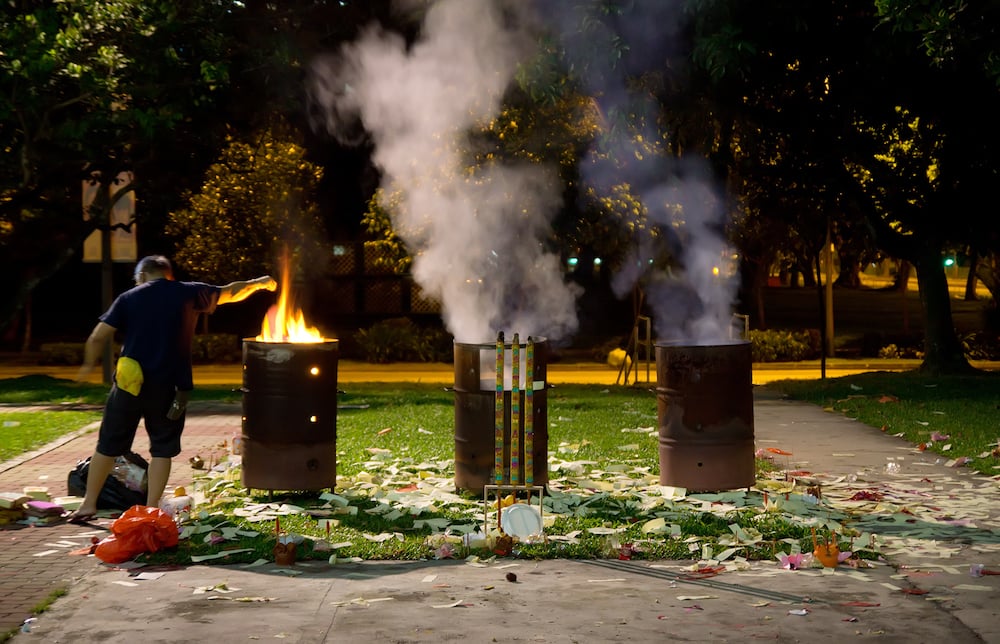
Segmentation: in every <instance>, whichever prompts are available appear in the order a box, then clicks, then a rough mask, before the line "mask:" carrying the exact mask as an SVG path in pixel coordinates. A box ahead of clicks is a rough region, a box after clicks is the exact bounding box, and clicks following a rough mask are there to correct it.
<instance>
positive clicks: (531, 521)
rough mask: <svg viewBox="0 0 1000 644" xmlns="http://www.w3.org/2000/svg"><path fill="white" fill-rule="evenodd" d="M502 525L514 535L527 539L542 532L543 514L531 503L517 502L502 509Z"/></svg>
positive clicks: (506, 531) (508, 532)
mask: <svg viewBox="0 0 1000 644" xmlns="http://www.w3.org/2000/svg"><path fill="white" fill-rule="evenodd" d="M500 527H501V528H503V531H504V532H505V533H507V534H509V535H510V536H512V537H517V538H518V539H525V538H527V537H530V536H532V535H536V534H540V533H541V532H542V515H541V513H539V512H538V510H536V509H535V508H533V507H532V506H530V505H527V504H525V503H515V504H514V505H508V506H507V507H505V508H504V509H503V510H501V511H500Z"/></svg>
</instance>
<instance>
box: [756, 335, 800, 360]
mask: <svg viewBox="0 0 1000 644" xmlns="http://www.w3.org/2000/svg"><path fill="white" fill-rule="evenodd" d="M748 339H749V340H750V350H751V353H752V355H753V358H752V360H753V361H754V362H794V361H797V360H805V359H807V358H809V357H811V356H812V355H813V349H812V342H813V338H812V335H811V334H810V333H809V331H776V330H767V331H751V332H750V337H749V338H748Z"/></svg>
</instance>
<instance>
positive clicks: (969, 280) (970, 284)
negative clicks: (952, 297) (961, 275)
mask: <svg viewBox="0 0 1000 644" xmlns="http://www.w3.org/2000/svg"><path fill="white" fill-rule="evenodd" d="M978 263H979V253H977V252H976V251H972V255H971V256H969V276H968V277H966V278H965V301H966V302H975V301H976V300H978V299H979V296H978V295H976V286H978V283H979V280H978V279H977V278H976V264H978Z"/></svg>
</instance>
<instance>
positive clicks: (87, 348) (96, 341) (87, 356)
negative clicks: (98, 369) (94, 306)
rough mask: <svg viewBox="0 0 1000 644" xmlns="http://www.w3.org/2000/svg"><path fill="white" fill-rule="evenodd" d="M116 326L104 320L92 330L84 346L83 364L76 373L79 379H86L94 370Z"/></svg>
mask: <svg viewBox="0 0 1000 644" xmlns="http://www.w3.org/2000/svg"><path fill="white" fill-rule="evenodd" d="M115 330H116V329H115V327H113V326H111V325H110V324H106V323H104V322H98V323H97V326H95V327H94V330H93V331H91V332H90V337H88V338H87V342H86V344H84V346H83V364H82V365H81V366H80V371H79V372H78V373H77V374H76V379H77V380H84V379H86V377H87V376H88V375H89V374H90V372H91V371H93V370H94V365H96V364H97V356H99V355H100V354H101V352H102V351H103V350H104V347H105V345H106V344H107V343H108V342H110V341H111V339H112V338H113V337H114V336H115Z"/></svg>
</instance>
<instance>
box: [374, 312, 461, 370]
mask: <svg viewBox="0 0 1000 644" xmlns="http://www.w3.org/2000/svg"><path fill="white" fill-rule="evenodd" d="M354 339H355V341H356V342H357V343H358V347H360V349H361V352H362V353H363V354H364V356H365V360H367V361H368V362H374V363H376V364H384V363H387V362H446V361H448V360H451V358H452V355H453V354H452V344H451V336H450V335H448V334H447V333H446V332H445V331H443V330H441V329H438V328H427V329H424V328H421V327H420V326H418V325H417V324H414V323H413V321H412V320H410V319H409V318H392V319H390V320H383V321H382V322H376V323H375V324H373V325H371V326H370V327H368V328H367V329H361V330H359V331H358V332H356V333H355V334H354Z"/></svg>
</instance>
